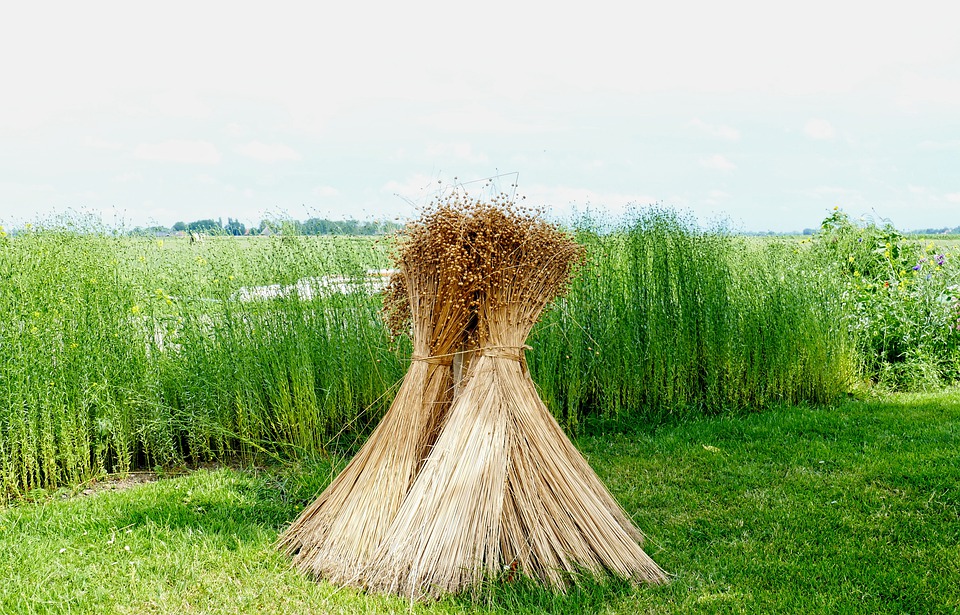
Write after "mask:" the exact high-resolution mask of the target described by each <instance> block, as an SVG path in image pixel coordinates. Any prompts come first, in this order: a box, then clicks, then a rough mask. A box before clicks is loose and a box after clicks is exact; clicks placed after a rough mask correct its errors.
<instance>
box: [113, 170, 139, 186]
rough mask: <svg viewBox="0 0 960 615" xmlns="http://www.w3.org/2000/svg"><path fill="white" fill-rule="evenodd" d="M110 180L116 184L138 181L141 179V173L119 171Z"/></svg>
mask: <svg viewBox="0 0 960 615" xmlns="http://www.w3.org/2000/svg"><path fill="white" fill-rule="evenodd" d="M110 181H112V182H114V183H117V184H128V183H130V182H139V181H143V174H142V173H138V172H133V173H121V174H120V175H114V176H113V178H112V179H111V180H110Z"/></svg>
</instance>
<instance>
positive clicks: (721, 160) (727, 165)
mask: <svg viewBox="0 0 960 615" xmlns="http://www.w3.org/2000/svg"><path fill="white" fill-rule="evenodd" d="M700 166H702V167H704V168H705V169H713V170H716V171H732V170H734V169H736V168H737V165H735V164H733V163H732V162H730V160H729V159H727V157H726V156H721V155H720V154H714V155H713V156H710V157H708V158H701V159H700Z"/></svg>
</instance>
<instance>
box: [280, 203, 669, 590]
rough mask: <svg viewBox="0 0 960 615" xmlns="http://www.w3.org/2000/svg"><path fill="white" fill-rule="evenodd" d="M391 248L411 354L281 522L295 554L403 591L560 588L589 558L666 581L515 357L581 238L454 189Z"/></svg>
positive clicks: (575, 259)
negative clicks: (355, 440)
mask: <svg viewBox="0 0 960 615" xmlns="http://www.w3.org/2000/svg"><path fill="white" fill-rule="evenodd" d="M397 259H398V265H399V267H400V270H401V273H402V278H398V279H397V282H398V283H397V284H394V285H392V286H393V290H394V291H399V290H401V287H402V290H403V291H404V292H394V294H393V295H392V296H388V297H387V301H386V303H387V308H388V310H387V311H388V314H390V318H389V319H388V320H389V321H390V324H391V325H392V328H393V329H394V330H395V331H396V330H399V329H402V328H403V326H404V323H406V322H407V320H409V327H410V331H411V337H412V340H413V347H414V357H413V359H414V360H413V361H412V363H411V366H410V370H409V371H408V373H407V375H406V376H405V378H404V381H403V383H402V384H401V387H400V391H399V392H398V394H397V398H396V399H395V401H394V403H393V404H392V405H391V408H390V410H389V411H388V412H387V414H386V415H385V416H384V418H383V421H382V422H381V424H380V425H379V426H378V427H377V429H376V430H375V431H374V433H373V434H372V435H371V437H370V439H369V440H368V441H367V443H366V444H365V445H364V446H363V448H361V450H360V452H359V453H358V454H357V456H356V457H355V458H354V459H353V460H352V461H351V462H350V464H349V465H348V466H347V468H346V469H345V470H344V471H343V473H341V475H340V476H338V477H337V478H336V479H335V480H334V482H333V483H332V484H331V485H330V487H328V488H327V490H326V491H325V492H324V493H323V494H322V495H321V496H320V498H319V499H318V500H317V501H316V502H314V503H313V504H312V505H311V506H310V507H309V508H308V509H307V510H306V511H304V513H303V514H302V515H301V516H300V518H299V519H297V521H295V522H294V524H293V526H291V528H290V529H289V530H288V531H287V532H286V533H285V534H284V536H283V538H282V540H281V543H282V545H283V547H284V548H285V549H286V550H287V551H288V552H289V553H291V554H293V555H294V561H295V563H296V564H297V566H298V567H300V568H301V569H303V570H306V571H309V572H312V573H313V574H315V575H318V576H324V577H326V578H328V579H330V580H331V581H333V582H336V583H341V584H349V585H355V586H358V587H364V588H367V589H369V590H371V591H384V592H392V593H398V594H401V595H403V596H408V597H410V598H411V599H419V598H425V597H433V598H435V597H439V596H441V595H443V594H445V593H449V592H459V591H462V590H464V589H468V588H472V587H475V586H476V585H477V584H478V583H479V582H480V581H482V580H483V579H486V578H493V577H497V576H498V575H500V574H501V573H503V572H504V571H509V575H510V576H511V577H512V576H513V574H514V573H518V574H523V575H527V576H529V577H531V578H535V579H539V580H541V581H543V582H545V583H548V584H550V585H552V586H554V587H556V588H558V589H561V590H562V589H564V588H565V587H566V586H567V584H568V583H569V582H571V580H572V579H574V578H575V575H576V574H577V573H578V572H580V571H584V570H586V571H589V572H592V573H595V574H602V573H612V574H614V575H617V576H619V577H622V578H628V579H632V580H635V581H644V582H651V583H658V582H663V581H665V580H666V575H665V574H664V572H663V571H662V570H661V569H660V568H659V567H658V566H657V565H656V564H655V563H654V562H653V561H652V560H651V559H650V558H649V557H648V556H647V555H646V553H644V552H643V550H642V549H641V548H640V542H641V541H642V535H641V534H640V532H639V530H637V529H636V528H635V527H634V525H633V523H632V522H631V521H630V519H629V517H628V516H627V515H626V513H625V512H624V511H623V509H622V508H621V507H620V505H619V504H618V503H617V502H616V500H615V499H614V498H613V496H612V495H610V493H609V492H608V491H607V490H606V488H605V487H604V486H603V484H602V483H601V481H600V480H599V478H598V477H597V476H596V474H594V472H593V470H592V469H591V468H590V466H589V465H588V464H587V462H586V460H585V459H584V458H583V456H582V455H581V454H580V453H579V451H577V449H576V448H575V447H574V446H573V444H572V443H571V442H570V441H569V439H568V438H567V437H566V435H565V434H564V433H563V431H562V430H561V428H560V426H559V425H558V424H557V422H556V420H554V418H553V416H552V415H551V414H550V412H549V411H548V410H547V408H546V406H545V405H544V404H543V402H542V401H541V400H540V398H539V396H538V394H537V391H536V388H535V386H534V384H533V381H532V379H531V378H530V372H529V370H528V369H527V365H526V361H525V360H524V357H523V348H525V346H524V344H525V341H526V339H527V337H528V335H529V333H530V331H531V329H532V327H533V325H534V323H536V321H537V319H538V318H539V317H540V315H541V313H542V311H543V309H544V308H545V306H546V305H547V304H548V303H549V302H550V301H551V300H552V299H553V298H554V297H555V296H557V295H558V294H561V293H562V292H563V291H564V290H565V289H566V287H567V285H568V284H569V281H570V279H571V276H572V274H573V271H574V270H575V268H576V266H577V265H578V264H579V262H580V261H581V260H582V249H581V248H579V247H578V246H577V245H576V244H575V243H574V242H573V241H572V240H571V239H569V238H568V237H567V236H566V235H564V234H563V233H561V232H560V231H559V230H557V229H556V228H555V227H552V226H550V225H548V224H546V223H544V222H542V221H539V220H538V219H537V218H536V216H535V215H533V214H531V213H528V212H525V211H523V210H517V209H514V208H513V207H512V204H511V203H504V202H503V201H502V200H497V199H495V200H494V202H493V203H482V202H471V201H465V200H461V199H453V200H452V201H448V202H445V203H441V204H440V205H439V206H437V207H435V208H434V209H433V210H432V211H430V212H428V213H427V214H426V215H425V216H424V217H423V218H422V219H421V220H420V221H419V222H417V223H414V224H412V225H410V226H409V227H408V228H407V230H406V232H405V235H404V237H403V242H402V244H401V247H400V251H399V255H398V257H397ZM451 360H452V362H453V365H451Z"/></svg>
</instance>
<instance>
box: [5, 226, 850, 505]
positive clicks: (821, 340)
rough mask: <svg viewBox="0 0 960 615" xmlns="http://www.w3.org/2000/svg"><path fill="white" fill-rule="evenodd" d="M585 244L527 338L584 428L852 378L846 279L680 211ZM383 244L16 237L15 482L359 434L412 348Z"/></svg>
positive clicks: (249, 453) (551, 390) (347, 443)
mask: <svg viewBox="0 0 960 615" xmlns="http://www.w3.org/2000/svg"><path fill="white" fill-rule="evenodd" d="M577 234H578V237H579V239H580V240H581V241H583V242H584V243H585V244H586V246H587V248H588V251H589V255H590V261H589V263H588V265H587V266H586V267H585V269H584V270H583V272H582V274H581V275H580V278H579V279H578V281H577V282H576V283H575V284H574V286H573V288H572V289H571V292H570V294H569V296H568V297H567V298H565V299H562V300H560V301H558V302H557V304H556V306H555V307H554V309H552V310H550V311H549V312H548V314H547V315H546V317H545V318H544V320H543V322H542V323H540V325H539V326H538V327H537V328H536V330H535V332H534V334H533V335H532V337H531V339H530V344H531V346H533V350H532V351H530V352H529V353H528V361H529V364H530V367H531V372H532V374H533V378H534V380H535V382H536V383H537V384H538V386H539V389H540V392H541V395H542V396H543V398H544V399H545V400H546V402H547V403H548V405H549V407H550V408H551V409H552V411H553V412H555V414H556V415H557V417H558V418H559V419H560V421H561V423H562V424H563V425H564V427H566V428H567V429H568V431H570V432H572V433H576V432H578V430H580V427H581V425H582V424H583V423H584V422H589V421H592V420H598V419H602V420H616V419H625V418H630V419H632V420H636V421H644V422H657V421H662V420H666V419H669V418H671V417H674V418H675V417H678V416H701V415H709V414H722V413H727V412H732V411H737V410H739V409H743V408H764V407H768V406H770V405H772V404H777V403H786V402H792V403H798V402H811V403H823V402H826V401H829V400H831V399H835V398H836V397H837V396H839V395H841V394H842V393H843V392H844V391H846V390H847V389H848V387H849V386H850V384H851V383H852V382H853V381H854V380H855V378H856V371H857V366H856V357H855V355H854V345H853V344H852V343H851V341H850V339H849V336H848V335H847V334H846V330H845V328H844V320H843V318H842V317H841V314H840V312H839V310H840V307H841V306H840V303H839V302H838V300H837V297H838V294H839V291H838V290H837V287H836V285H835V284H834V278H832V277H830V276H828V275H823V274H822V273H820V272H819V270H817V269H816V268H815V267H813V266H812V265H810V266H808V265H809V264H805V263H806V261H805V260H804V258H803V254H801V252H800V251H799V250H798V249H797V245H796V242H795V241H791V240H786V241H779V240H770V241H766V242H763V243H762V244H757V242H756V241H748V240H745V239H744V238H741V237H736V236H733V235H731V234H730V233H728V232H727V231H726V230H724V229H723V228H717V229H701V228H699V227H698V226H697V225H696V224H695V223H693V222H692V221H691V220H689V219H686V218H684V217H682V216H680V215H678V214H676V213H674V212H671V211H668V210H650V211H645V212H641V213H639V214H637V215H636V216H635V217H633V218H629V219H625V220H624V221H623V222H622V223H621V224H620V226H619V227H618V228H617V229H616V230H615V231H613V232H606V233H603V234H600V233H597V232H595V230H593V229H592V228H591V226H590V225H589V224H588V223H586V222H584V223H583V224H581V225H580V229H579V230H578V231H577ZM387 249H388V242H386V241H381V242H380V243H377V242H374V241H373V240H371V239H368V238H352V237H302V236H274V237H269V238H256V239H253V238H233V237H209V238H206V239H204V240H203V241H201V242H197V243H190V242H189V241H187V240H171V239H168V238H150V237H128V236H122V235H120V234H116V233H112V232H109V231H105V230H102V229H96V228H93V229H91V228H84V229H78V228H70V227H64V228H52V229H41V230H38V229H32V230H29V231H27V232H21V233H19V234H18V235H17V236H16V237H9V236H6V237H0V290H2V292H0V499H2V498H6V497H10V496H13V497H19V496H22V495H23V494H25V493H26V492H28V491H29V490H30V489H34V488H38V487H42V488H54V487H57V486H59V485H63V484H74V483H78V482H81V481H84V480H87V479H89V478H91V477H95V476H98V475H102V474H103V473H109V472H123V471H127V470H130V469H136V468H148V469H149V468H153V467H157V466H159V467H173V466H177V465H181V464H183V463H199V462H203V461H210V460H235V459H237V458H241V459H245V460H248V461H249V460H251V459H253V458H254V457H255V456H257V455H268V456H279V457H281V458H288V459H291V458H293V459H295V458H299V457H303V456H309V455H315V454H318V453H321V454H322V453H324V452H326V449H342V448H344V447H346V448H349V447H351V446H352V444H353V443H354V442H355V440H356V439H357V438H358V437H359V438H362V437H363V436H364V435H365V434H366V433H367V432H368V430H369V428H370V426H372V425H374V424H375V423H376V421H377V420H378V418H379V417H380V416H381V415H382V413H383V411H384V410H385V408H386V407H387V406H388V404H389V403H390V401H391V399H392V395H393V392H394V386H395V385H396V383H397V382H398V381H399V380H400V378H401V377H402V375H403V373H404V371H405V368H406V365H407V360H408V357H409V351H408V349H407V348H406V345H405V344H404V343H402V342H401V343H399V344H397V345H392V344H391V343H390V341H389V340H388V338H387V335H386V331H385V328H384V327H383V324H382V321H381V319H380V314H379V309H380V305H381V301H380V298H379V296H377V295H376V294H371V292H370V291H371V287H372V286H376V285H377V284H382V283H383V278H382V277H381V276H379V275H377V274H373V275H371V274H369V273H368V272H369V271H370V270H378V269H382V268H384V267H386V266H388V265H389V261H388V259H387V257H386V251H387Z"/></svg>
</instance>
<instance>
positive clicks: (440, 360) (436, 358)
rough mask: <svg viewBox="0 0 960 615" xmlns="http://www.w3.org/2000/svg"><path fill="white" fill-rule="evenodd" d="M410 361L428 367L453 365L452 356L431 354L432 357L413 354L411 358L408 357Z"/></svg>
mask: <svg viewBox="0 0 960 615" xmlns="http://www.w3.org/2000/svg"><path fill="white" fill-rule="evenodd" d="M410 360H411V361H423V362H424V363H426V364H428V365H443V366H450V365H453V355H452V354H432V355H419V354H415V355H413V356H412V357H410Z"/></svg>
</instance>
